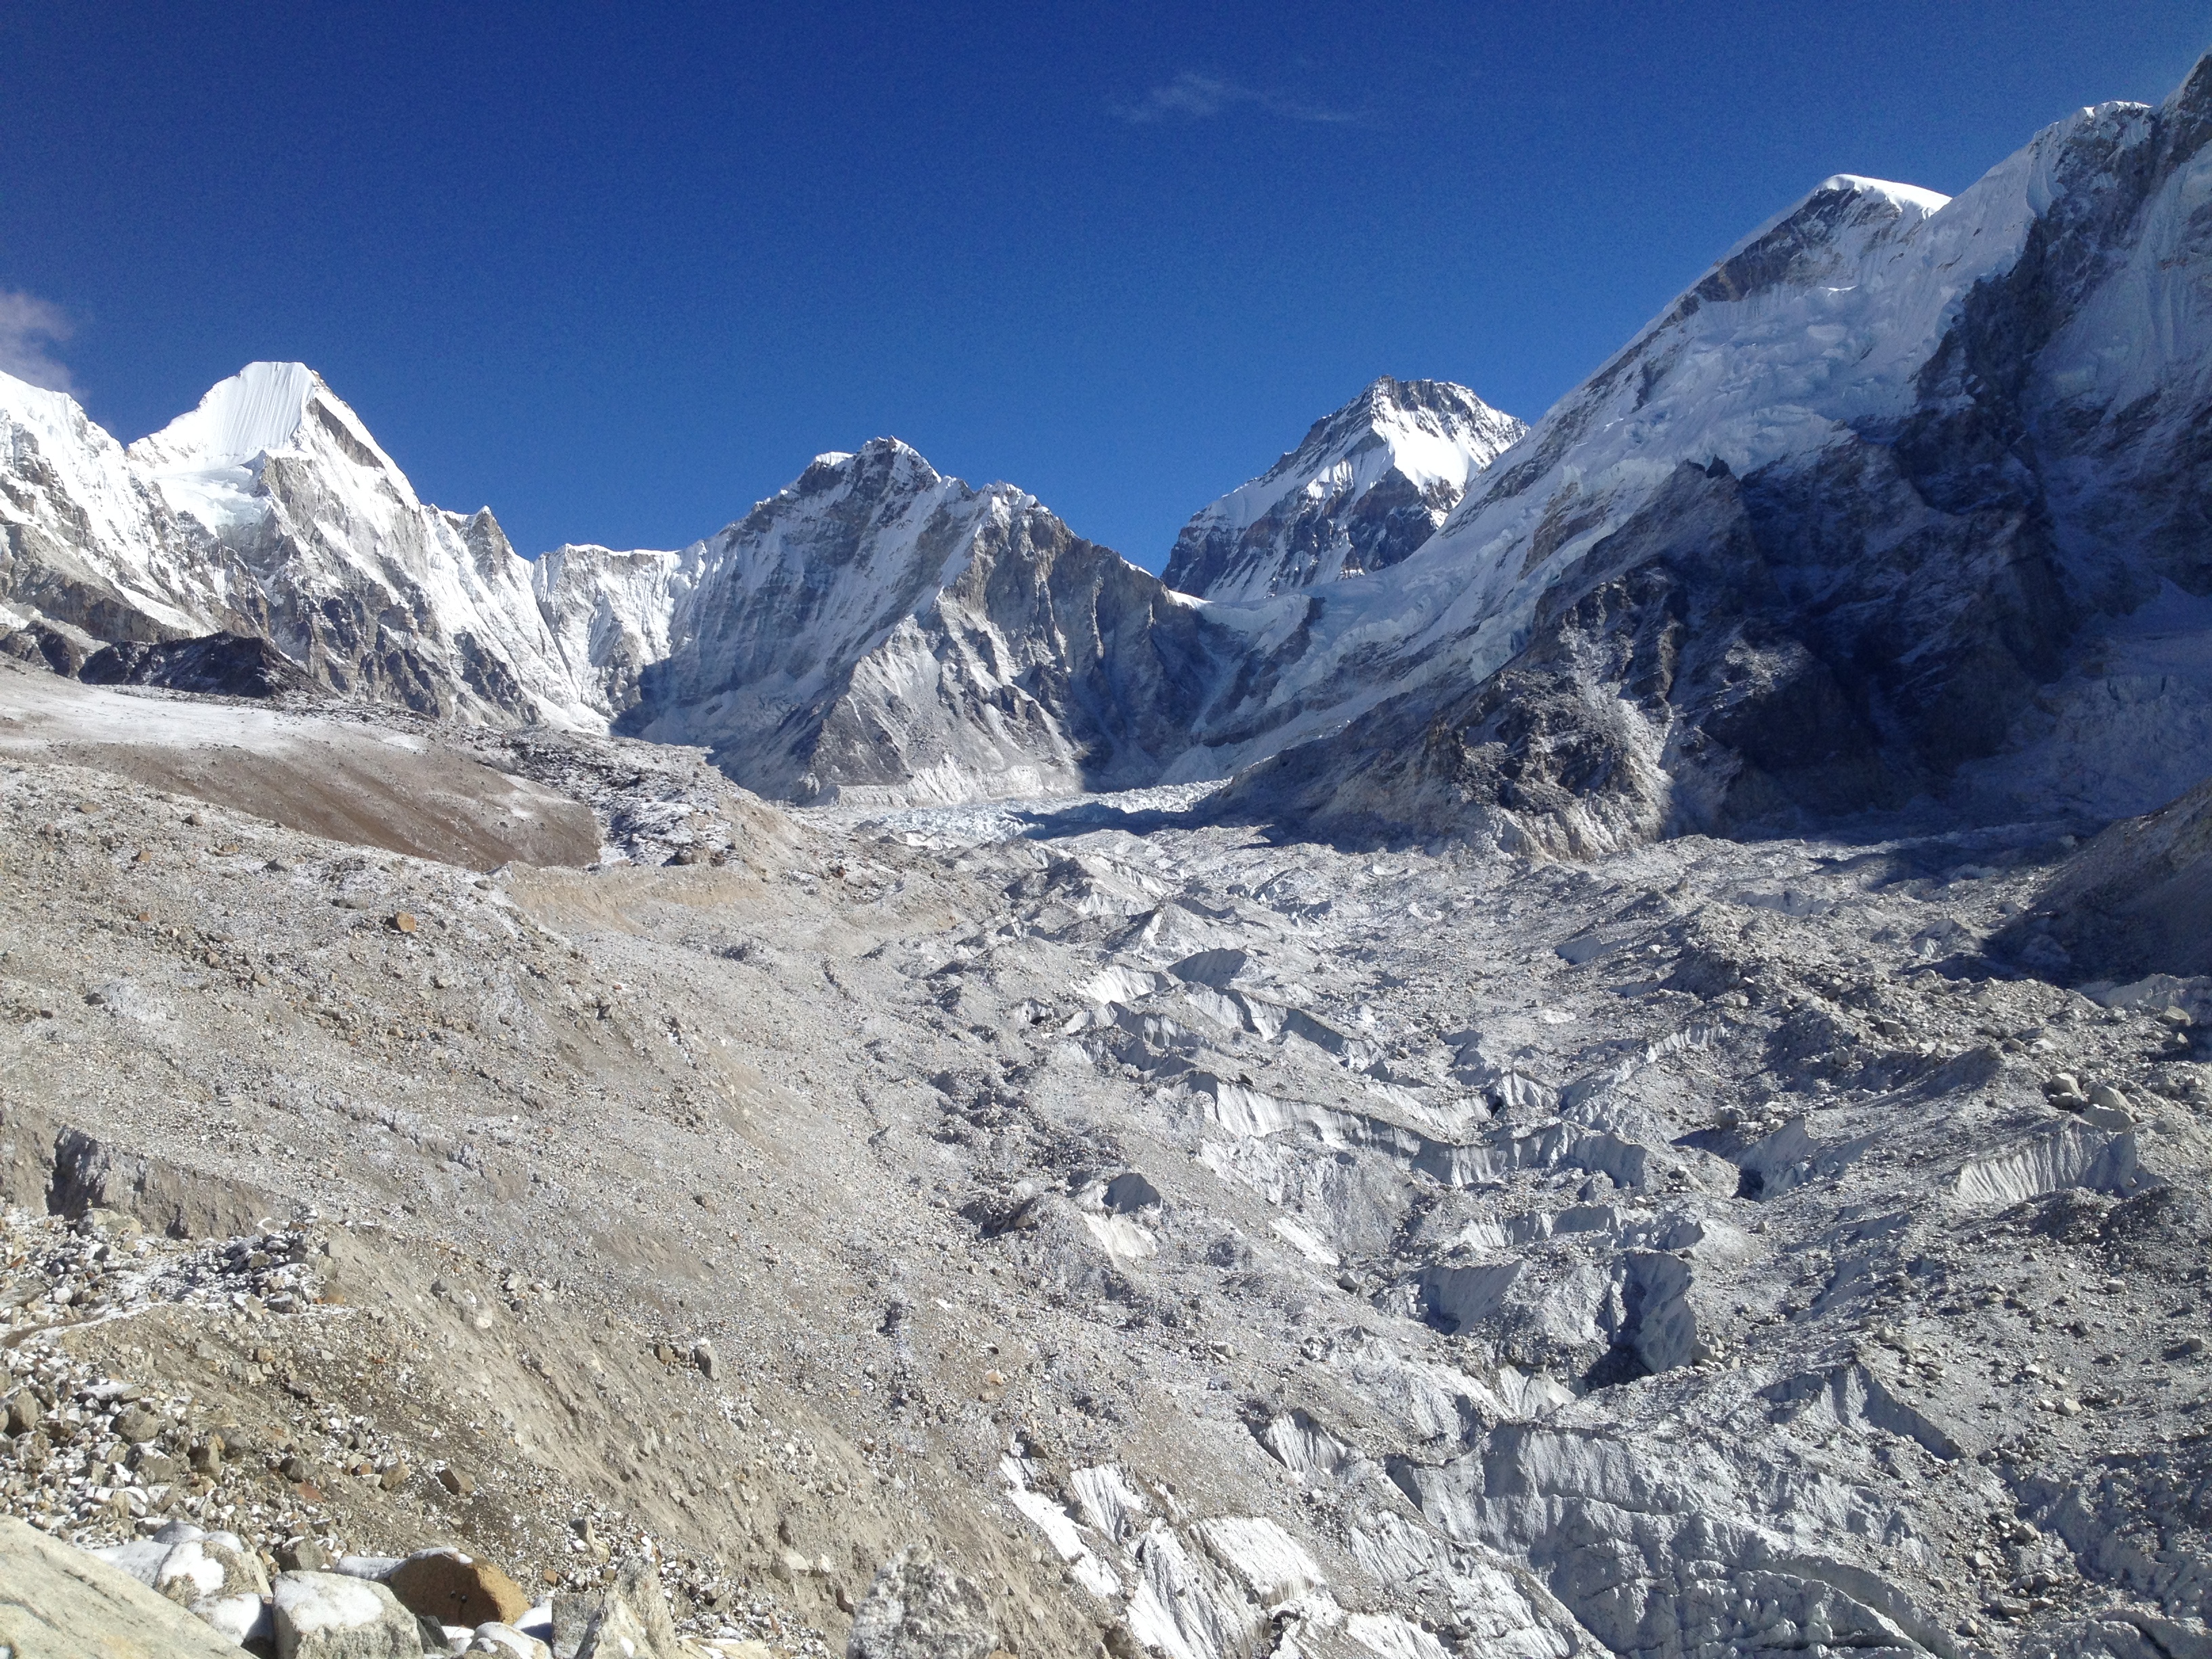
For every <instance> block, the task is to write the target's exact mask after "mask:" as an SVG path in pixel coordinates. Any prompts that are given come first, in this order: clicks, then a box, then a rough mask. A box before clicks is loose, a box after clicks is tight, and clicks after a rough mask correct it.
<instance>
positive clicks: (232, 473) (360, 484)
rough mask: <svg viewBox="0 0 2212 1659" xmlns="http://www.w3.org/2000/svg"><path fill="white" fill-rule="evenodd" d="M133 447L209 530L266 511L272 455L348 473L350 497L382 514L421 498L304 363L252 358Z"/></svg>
mask: <svg viewBox="0 0 2212 1659" xmlns="http://www.w3.org/2000/svg"><path fill="white" fill-rule="evenodd" d="M129 453H130V456H131V460H132V461H133V462H134V463H135V464H136V465H137V466H138V467H139V468H140V469H142V470H143V471H144V472H145V473H146V475H147V476H148V477H150V478H151V479H152V480H153V481H154V483H155V485H156V486H157V487H158V488H159V489H161V494H162V495H163V496H164V497H166V498H167V501H168V503H169V505H170V506H171V507H173V509H174V510H176V511H177V512H178V513H184V514H188V515H189V516H191V517H192V518H194V519H197V520H199V521H200V522H201V523H202V524H203V525H204V526H206V527H207V528H208V529H209V530H210V531H221V530H222V529H223V528H225V527H226V526H230V525H234V524H236V523H239V522H240V521H243V520H251V519H252V518H253V517H255V516H257V515H258V513H260V511H261V510H262V509H261V507H259V506H258V505H257V503H256V500H255V498H256V496H257V495H260V494H262V493H263V492H261V491H260V490H259V489H258V484H259V482H260V478H261V472H262V465H263V462H264V460H265V459H267V458H268V457H270V456H272V455H282V456H285V457H288V458H296V459H299V460H301V461H302V462H305V463H307V465H312V466H314V467H316V468H317V469H318V470H319V471H320V472H322V473H323V474H324V475H325V477H327V478H329V479H330V480H331V481H332V482H334V483H335V482H336V481H337V480H344V481H345V484H346V486H347V487H346V488H344V489H343V492H342V493H343V495H346V496H347V497H348V498H349V500H348V502H347V504H348V505H349V506H351V507H370V508H371V509H372V510H373V511H374V513H375V514H376V516H378V517H379V518H386V519H388V517H389V515H390V513H391V512H392V510H393V509H395V508H396V509H398V511H400V512H410V513H411V512H416V511H419V510H420V508H421V507H422V502H421V501H419V500H418V499H416V495H415V489H414V486H413V485H411V484H410V483H408V482H407V475H406V474H405V473H404V472H402V471H400V470H399V466H398V463H397V462H395V461H394V460H393V459H392V457H391V456H389V455H387V454H386V453H384V450H383V447H381V446H380V445H379V444H378V443H377V441H376V440H375V439H374V437H373V436H371V435H370V434H369V430H368V426H367V425H366V424H365V423H364V422H362V418H361V416H358V415H356V414H355V413H354V411H353V410H352V409H351V408H349V406H348V405H347V404H346V402H345V400H344V399H343V398H340V397H339V396H338V395H337V393H336V392H332V391H331V388H330V386H329V385H328V384H327V383H326V382H325V380H324V379H323V377H322V376H321V375H319V374H316V373H315V371H314V370H313V369H312V368H308V367H307V365H306V364H305V363H273V362H271V363H248V364H247V365H246V367H245V368H242V369H240V371H239V372H238V373H237V374H234V375H232V376H231V377H230V378H229V379H228V380H223V381H222V382H220V383H218V384H217V385H216V386H213V387H211V388H210V390H209V392H208V394H207V396H205V397H204V398H201V399H200V401H199V406H198V407H197V408H196V409H193V410H191V411H190V412H188V413H186V414H183V415H179V416H178V417H177V418H176V419H175V420H173V421H172V422H169V424H168V425H167V426H165V427H163V428H161V430H160V431H159V432H156V433H153V434H151V435H149V436H147V437H143V438H141V439H140V440H139V441H137V443H135V444H132V445H131V448H130V451H129Z"/></svg>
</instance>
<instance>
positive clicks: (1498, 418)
mask: <svg viewBox="0 0 2212 1659" xmlns="http://www.w3.org/2000/svg"><path fill="white" fill-rule="evenodd" d="M1527 431H1528V428H1527V427H1526V426H1525V425H1524V424H1522V422H1519V421H1516V420H1515V419H1514V418H1513V417H1512V416H1510V415H1505V414H1501V413H1499V412H1498V410H1494V409H1492V408H1491V407H1490V405H1489V404H1486V403H1484V402H1483V401H1482V399H1481V398H1478V397H1476V396H1475V395H1474V393H1473V392H1469V391H1468V389H1467V388H1466V387H1465V386H1454V385H1453V384H1452V383H1451V382H1450V381H1449V380H1392V379H1391V378H1389V376H1388V375H1385V376H1384V377H1383V379H1381V380H1377V381H1376V382H1375V384H1374V385H1372V386H1369V387H1368V388H1367V389H1366V391H1364V392H1361V393H1360V394H1359V396H1358V397H1357V398H1353V399H1352V402H1350V403H1349V404H1346V405H1345V406H1344V407H1343V408H1342V409H1340V410H1337V411H1336V412H1335V413H1334V414H1333V415H1328V416H1323V417H1322V419H1320V420H1318V421H1316V422H1314V424H1313V428H1312V430H1310V432H1308V433H1307V434H1306V436H1305V441H1304V442H1303V443H1301V444H1300V445H1299V446H1298V447H1297V448H1296V449H1294V450H1292V451H1291V452H1290V453H1288V454H1287V455H1285V456H1284V457H1283V458H1282V459H1280V460H1279V461H1277V462H1276V463H1275V465H1273V466H1272V467H1270V468H1268V469H1267V471H1266V472H1264V473H1262V474H1261V476H1260V477H1256V478H1255V479H1253V480H1252V481H1251V482H1250V483H1246V484H1243V485H1240V486H1239V487H1238V488H1237V489H1233V490H1231V491H1230V493H1229V494H1228V495H1225V496H1223V497H1222V498H1221V499H1220V500H1219V501H1215V502H1213V503H1212V505H1211V506H1209V507H1203V508H1201V509H1200V511H1199V512H1198V513H1195V514H1194V515H1193V517H1192V519H1191V520H1190V522H1189V523H1188V524H1187V525H1185V526H1183V529H1182V534H1181V535H1180V536H1178V537H1177V538H1176V544H1175V551H1174V553H1173V554H1172V555H1171V556H1170V558H1169V560H1168V566H1167V569H1166V571H1165V572H1164V578H1163V579H1164V580H1165V581H1166V582H1167V585H1168V586H1170V587H1172V588H1175V589H1176V590H1177V591H1179V592H1185V593H1195V594H1199V595H1200V596H1201V597H1203V598H1206V599H1266V598H1268V597H1271V596H1273V595H1274V594H1278V593H1286V592H1295V591H1297V590H1299V589H1302V588H1309V587H1314V586H1320V585H1321V584H1322V583H1325V582H1332V581H1336V580H1340V579H1341V578H1343V577H1346V576H1357V575H1359V574H1363V573H1364V572H1366V571H1370V570H1381V569H1383V568H1385V567H1386V566H1389V565H1394V564H1396V563H1397V562H1399V561H1400V560H1401V559H1403V558H1405V557H1406V556H1407V555H1408V554H1410V553H1412V552H1413V551H1414V550H1416V549H1417V548H1419V546H1420V545H1421V544H1423V543H1424V542H1425V541H1427V540H1428V539H1429V538H1430V537H1431V536H1432V535H1434V534H1435V533H1436V531H1437V526H1439V525H1441V524H1442V523H1443V520H1444V516H1445V514H1447V513H1449V512H1450V511H1451V509H1452V508H1453V507H1456V506H1457V505H1458V504H1459V501H1460V498H1461V497H1462V495H1465V494H1466V493H1467V489H1468V481H1469V480H1470V479H1472V478H1473V477H1474V476H1475V475H1476V474H1477V473H1479V472H1480V471H1482V470H1483V468H1485V467H1486V466H1488V465H1490V464H1491V462H1492V461H1494V460H1495V459H1498V455H1499V454H1500V453H1502V452H1503V451H1504V450H1506V449H1507V448H1509V447H1511V446H1512V445H1513V444H1514V443H1515V442H1516V441H1518V440H1519V439H1520V437H1521V436H1522V434H1524V433H1525V432H1527Z"/></svg>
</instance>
